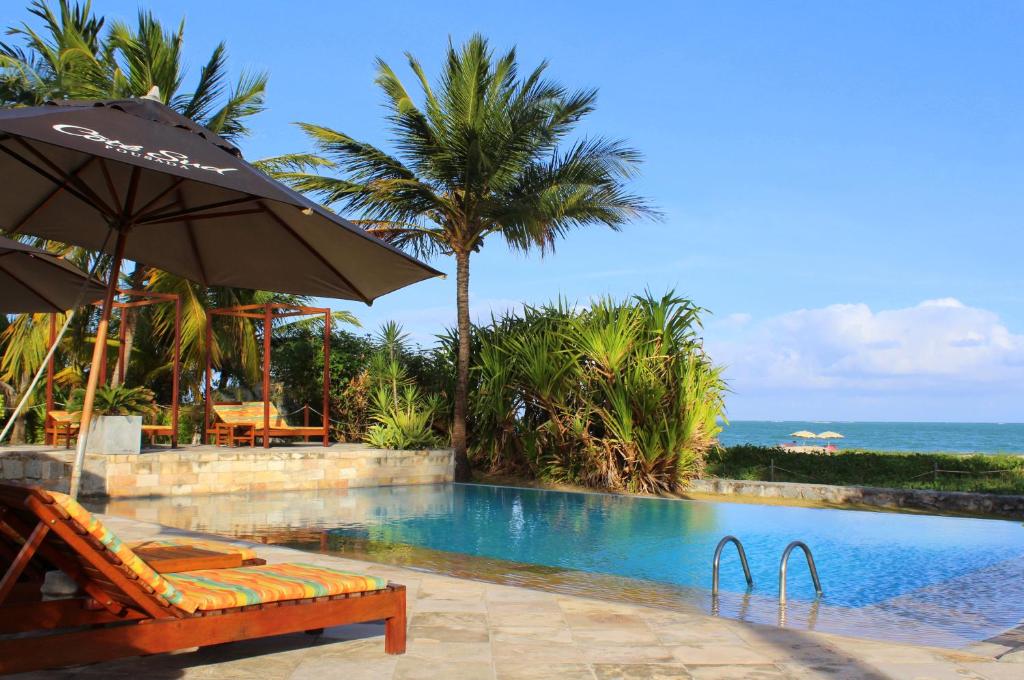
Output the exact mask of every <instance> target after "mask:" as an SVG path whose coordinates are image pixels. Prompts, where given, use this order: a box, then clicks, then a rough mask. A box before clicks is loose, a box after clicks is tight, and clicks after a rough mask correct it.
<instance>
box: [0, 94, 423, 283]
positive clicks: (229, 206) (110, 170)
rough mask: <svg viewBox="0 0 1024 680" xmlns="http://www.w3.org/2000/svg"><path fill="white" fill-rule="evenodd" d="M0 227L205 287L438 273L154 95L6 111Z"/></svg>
mask: <svg viewBox="0 0 1024 680" xmlns="http://www.w3.org/2000/svg"><path fill="white" fill-rule="evenodd" d="M0 177H3V178H4V185H3V187H2V196H3V201H2V202H0V229H2V230H5V231H8V232H13V233H24V234H32V235H36V236H42V237H45V238H48V239H52V240H56V241H61V242H64V243H70V244H74V245H79V246H83V247H86V248H90V249H94V250H98V249H100V248H101V247H103V246H104V243H106V244H107V249H108V250H109V251H113V249H114V242H115V240H114V239H108V234H109V229H110V227H111V226H114V228H115V229H118V230H120V231H124V232H125V233H126V235H127V238H126V239H125V240H124V246H125V248H124V257H125V258H127V259H130V260H134V261H137V262H142V263H144V264H147V265H150V266H154V267H157V268H159V269H163V270H165V271H168V272H172V273H174V274H177V275H180V276H184V277H186V278H189V279H192V280H194V281H197V282H200V283H203V284H205V285H220V286H234V287H239V288H257V289H264V290H273V291H278V292H283V293H294V294H300V295H315V296H323V297H334V298H344V299H354V300H362V301H363V302H367V303H369V302H371V301H372V300H373V299H374V298H376V297H379V296H381V295H384V294H385V293H389V292H391V291H393V290H396V289H398V288H401V287H403V286H406V285H409V284H411V283H415V282H417V281H421V280H423V279H426V278H430V277H433V276H438V275H439V274H440V272H438V271H436V270H434V269H432V268H430V267H428V266H426V265H424V264H423V263H421V262H419V261H418V260H416V259H414V258H412V257H410V256H408V255H406V254H404V253H402V252H401V251H399V250H397V249H395V248H393V247H391V246H389V245H387V244H385V243H383V242H382V241H380V240H378V239H376V238H373V237H372V236H370V235H369V234H367V233H366V232H364V231H363V230H362V229H359V228H358V227H356V226H355V225H353V224H351V223H350V222H348V221H346V220H344V219H342V218H340V217H338V216H337V215H334V214H333V213H331V212H329V211H327V210H325V209H323V208H321V207H320V206H319V205H317V204H316V203H314V202H312V201H310V200H309V199H307V198H305V197H304V196H302V195H301V194H299V193H297V192H295V191H292V190H291V189H289V188H288V187H286V186H284V185H282V184H281V183H279V182H277V181H275V180H273V179H271V178H269V177H268V176H266V175H264V174H263V173H262V172H260V171H258V170H256V169H255V168H253V167H252V166H251V165H249V164H248V163H246V162H245V161H244V160H242V158H241V154H240V153H239V152H238V149H236V148H235V147H234V146H233V145H231V144H230V143H228V142H226V141H224V140H223V139H221V138H220V137H218V136H217V135H215V134H214V133H212V132H210V131H209V130H207V129H206V128H203V127H202V126H200V125H198V124H197V123H195V122H193V121H191V120H189V119H188V118H185V117H183V116H181V115H179V114H177V113H175V112H174V111H172V110H170V109H169V108H167V107H166V106H164V105H163V104H160V103H159V102H156V101H151V100H148V99H145V98H141V99H129V100H116V101H97V102H85V101H65V102H56V103H51V104H48V105H46V106H38V107H27V108H21V109H9V110H3V111H0Z"/></svg>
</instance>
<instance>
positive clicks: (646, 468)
mask: <svg viewBox="0 0 1024 680" xmlns="http://www.w3.org/2000/svg"><path fill="white" fill-rule="evenodd" d="M700 312H701V310H700V309H699V308H698V307H696V306H694V305H693V304H692V303H691V302H690V301H688V300H685V299H682V298H679V297H676V296H675V295H674V294H673V293H669V294H667V295H665V296H664V297H662V298H660V299H659V298H654V297H652V296H651V295H649V294H648V295H644V296H636V297H633V298H631V299H629V300H627V301H624V302H616V301H614V300H610V299H604V300H599V301H596V302H594V303H593V304H592V305H591V306H590V307H589V308H586V309H582V310H577V309H574V308H573V307H571V306H570V305H568V304H566V303H565V302H562V301H560V302H558V303H555V304H551V305H548V306H545V307H540V308H527V309H525V310H524V312H523V313H522V314H506V315H504V316H502V317H499V318H496V319H493V320H492V322H491V324H490V325H488V326H485V327H480V328H477V329H475V335H476V338H475V342H474V350H475V351H474V358H473V362H472V364H471V365H472V371H473V385H472V387H471V392H470V395H471V396H470V409H471V422H470V426H471V440H470V441H471V442H472V446H473V454H474V457H475V459H476V460H477V461H478V462H480V463H483V464H485V465H487V466H488V467H490V468H492V469H497V470H504V471H510V472H514V473H519V474H524V473H525V474H529V475H533V476H537V477H541V478H545V479H549V480H554V481H564V482H569V483H575V484H583V485H586V486H592V487H599V488H606V489H620V490H627V491H634V492H663V491H675V490H676V489H678V488H679V486H680V485H681V484H682V483H683V482H684V481H685V480H686V479H687V478H689V477H692V476H694V475H696V474H698V473H699V472H700V471H701V468H702V465H703V456H704V453H705V452H706V451H707V450H708V448H709V447H711V446H712V445H713V444H714V443H715V441H716V437H717V435H718V432H719V431H720V427H719V425H718V419H719V418H720V417H721V416H722V414H723V410H724V402H723V395H724V391H725V385H724V382H723V380H722V377H721V370H720V369H719V368H718V367H715V366H713V365H712V363H711V361H710V359H709V358H708V357H707V355H706V354H705V353H704V351H703V347H702V344H701V338H700V337H699V335H698V330H699V328H700Z"/></svg>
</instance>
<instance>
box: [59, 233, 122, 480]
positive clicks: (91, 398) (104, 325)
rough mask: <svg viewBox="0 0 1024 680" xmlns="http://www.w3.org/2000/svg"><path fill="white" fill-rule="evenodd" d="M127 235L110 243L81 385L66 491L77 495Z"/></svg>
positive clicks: (120, 234)
mask: <svg viewBox="0 0 1024 680" xmlns="http://www.w3.org/2000/svg"><path fill="white" fill-rule="evenodd" d="M127 238H128V235H127V234H126V233H125V232H124V230H123V229H122V230H118V232H117V244H116V245H115V246H114V261H113V263H112V264H111V266H110V280H109V281H108V282H107V294H106V296H105V297H104V298H103V311H102V312H101V313H100V323H99V325H98V326H97V327H96V346H95V347H93V350H92V367H91V368H90V369H89V380H88V382H87V383H86V386H85V397H84V398H83V399H82V417H81V419H80V421H79V426H78V428H79V429H78V448H77V450H76V451H75V464H74V467H72V469H71V484H70V487H71V488H70V495H71V497H72V498H77V497H78V489H79V487H80V486H81V483H82V466H83V465H84V463H85V446H86V441H87V440H88V438H89V424H90V423H91V422H92V408H93V405H94V404H95V403H96V388H97V387H99V381H100V373H101V372H102V370H103V366H102V363H101V362H102V360H103V348H104V347H105V346H106V343H107V329H108V328H109V327H110V308H111V307H113V306H114V291H116V290H117V279H118V277H119V276H120V273H121V261H122V260H123V259H124V246H125V241H126V240H127Z"/></svg>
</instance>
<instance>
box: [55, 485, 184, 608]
mask: <svg viewBox="0 0 1024 680" xmlns="http://www.w3.org/2000/svg"><path fill="white" fill-rule="evenodd" d="M49 494H50V495H51V496H52V497H53V500H54V501H55V502H56V503H57V505H59V506H60V507H62V508H64V511H65V512H67V513H68V515H70V516H71V518H72V519H74V520H75V521H76V522H78V523H79V524H81V525H82V527H83V528H84V529H85V530H86V531H88V532H89V534H90V535H92V536H93V537H94V538H95V539H96V540H98V541H99V542H100V543H102V544H103V545H104V546H105V547H106V548H107V550H109V551H110V552H112V553H114V555H116V556H117V558H118V559H119V560H121V562H123V563H124V566H126V567H128V569H129V570H131V572H132V573H133V574H135V575H136V576H137V577H138V578H139V580H140V581H141V582H143V583H145V584H146V585H148V586H149V587H150V588H152V589H153V591H154V592H155V593H156V594H157V595H159V596H160V597H162V598H164V599H165V600H167V601H168V602H170V603H171V604H173V605H177V606H179V607H181V608H182V609H186V607H187V603H186V602H185V601H184V597H183V596H182V594H181V593H180V592H179V591H178V589H177V588H175V587H174V585H173V584H171V583H170V582H169V581H168V580H167V579H165V578H164V577H163V576H161V575H160V574H158V573H156V572H155V571H153V568H152V567H150V566H149V565H148V564H146V563H145V562H144V561H143V560H142V558H141V557H139V556H138V555H136V554H135V553H134V552H133V551H132V549H131V548H130V547H128V545H127V544H125V543H122V542H121V539H120V538H118V537H117V536H116V535H115V534H114V532H113V531H111V530H110V529H108V528H107V527H105V526H103V523H102V522H100V521H99V520H98V519H97V518H96V517H95V516H94V515H93V514H92V513H91V512H89V511H88V510H86V509H85V508H83V507H82V506H81V505H79V504H78V501H76V500H75V499H74V498H72V497H71V496H68V495H66V494H62V493H58V492H56V491H50V492H49ZM188 611H189V612H190V613H191V612H193V611H195V609H194V608H193V609H190V610H188Z"/></svg>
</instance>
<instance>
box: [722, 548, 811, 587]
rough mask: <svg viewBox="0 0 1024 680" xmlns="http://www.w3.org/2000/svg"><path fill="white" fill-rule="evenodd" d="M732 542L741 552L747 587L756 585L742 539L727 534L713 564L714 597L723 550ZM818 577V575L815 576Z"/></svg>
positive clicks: (741, 562)
mask: <svg viewBox="0 0 1024 680" xmlns="http://www.w3.org/2000/svg"><path fill="white" fill-rule="evenodd" d="M729 543H732V544H734V545H735V546H736V550H737V552H739V554H740V564H742V565H743V576H744V577H746V579H747V588H753V587H754V579H753V578H751V576H750V565H748V564H747V553H746V551H745V550H743V544H742V543H740V539H738V538H736V537H735V536H726V537H725V538H723V539H722V540H721V541H719V542H718V547H716V548H715V559H714V562H713V563H712V565H711V595H712V597H714V596H717V595H718V565H719V563H720V562H721V561H722V551H723V550H725V546H726V545H728V544H729ZM815 578H817V576H815Z"/></svg>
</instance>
